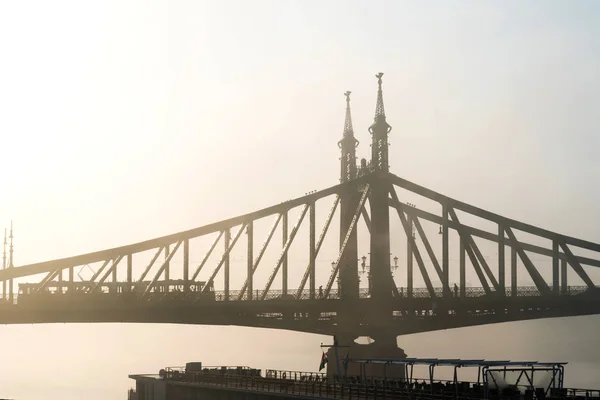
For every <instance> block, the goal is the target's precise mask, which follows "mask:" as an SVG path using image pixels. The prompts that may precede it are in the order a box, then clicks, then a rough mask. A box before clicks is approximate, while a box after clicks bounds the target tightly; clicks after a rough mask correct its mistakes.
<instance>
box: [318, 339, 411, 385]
mask: <svg viewBox="0 0 600 400" xmlns="http://www.w3.org/2000/svg"><path fill="white" fill-rule="evenodd" d="M358 337H359V335H357V334H352V333H351V332H346V333H340V334H337V335H336V338H337V342H338V345H339V346H348V347H338V349H337V357H338V360H339V362H336V349H335V348H329V350H328V351H327V359H328V362H327V375H329V376H344V375H346V376H359V375H360V373H361V371H360V364H358V363H353V362H349V363H348V367H347V368H345V366H344V360H345V359H346V357H348V359H350V360H352V359H359V358H360V359H369V358H371V359H372V358H395V359H404V358H406V353H405V352H404V350H402V349H401V348H399V347H398V344H397V336H396V335H395V334H394V333H391V332H385V331H379V332H374V333H373V334H372V335H370V336H369V337H370V338H371V339H372V341H371V343H369V344H358V343H356V342H355V340H356V339H357V338H358ZM338 365H339V367H340V371H338V369H337V367H338ZM366 374H367V376H372V377H380V378H383V377H387V378H391V379H403V378H404V376H405V373H404V366H403V365H386V366H385V367H384V365H383V364H370V365H368V366H367V367H366Z"/></svg>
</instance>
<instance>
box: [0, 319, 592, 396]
mask: <svg viewBox="0 0 600 400" xmlns="http://www.w3.org/2000/svg"><path fill="white" fill-rule="evenodd" d="M599 328H600V316H593V317H577V318H560V319H551V320H538V321H529V322H521V323H509V324H498V325H488V326H482V327H474V328H465V329H455V330H447V331H440V332H430V333H424V334H418V335H410V336H404V337H400V338H399V340H398V342H399V344H400V346H401V347H402V348H404V349H405V351H406V353H407V354H408V355H409V356H412V357H438V358H470V359H477V358H486V359H511V360H525V359H527V360H538V361H568V362H569V365H568V366H567V367H566V379H565V385H567V386H570V387H584V388H593V387H597V386H599V385H598V383H597V382H598V381H599V380H598V377H600V349H599V346H598V336H597V335H596V332H597V331H598V329H599ZM330 340H331V339H330V338H327V337H325V336H320V335H309V334H302V333H297V332H287V331H270V330H264V329H248V328H236V327H216V326H185V325H136V324H97V325H93V324H88V325H85V324H71V325H65V324H54V325H23V326H2V327H1V328H0V341H1V343H3V346H2V360H3V362H2V363H1V364H0V397H10V398H19V399H29V398H44V399H64V398H87V399H98V400H99V399H103V400H104V399H109V398H110V399H125V398H126V394H127V393H126V392H127V389H128V388H129V387H131V386H132V383H133V381H131V380H129V379H128V378H127V375H128V374H135V373H157V372H158V371H159V370H160V369H161V368H164V367H166V366H177V365H184V364H185V363H186V362H187V361H192V360H193V361H203V362H204V363H205V364H208V365H224V364H228V365H247V366H252V367H256V368H262V369H267V368H274V369H287V370H303V371H316V370H317V369H318V366H319V361H320V355H321V353H320V352H321V350H320V348H319V344H320V343H321V342H326V341H330ZM418 372H419V371H418V370H417V368H415V375H417V374H418ZM438 373H439V374H440V375H439V378H441V379H444V378H450V377H451V376H452V371H451V370H450V369H446V370H444V369H443V368H440V369H439V371H438ZM476 373H477V372H476V371H473V370H472V369H468V368H467V369H464V370H461V371H460V375H459V377H460V378H461V379H465V380H475V379H476ZM425 374H426V371H422V375H423V376H426V375H425Z"/></svg>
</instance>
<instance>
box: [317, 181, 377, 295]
mask: <svg viewBox="0 0 600 400" xmlns="http://www.w3.org/2000/svg"><path fill="white" fill-rule="evenodd" d="M369 190H370V185H369V184H368V183H367V184H366V185H365V187H364V189H363V193H362V197H361V198H360V200H359V202H358V207H357V209H356V211H355V212H354V216H353V217H352V222H350V226H349V227H348V231H347V232H346V235H345V238H344V242H343V243H342V246H341V248H340V252H339V254H338V257H337V260H336V261H335V262H334V268H333V271H331V275H330V276H329V280H328V281H327V286H326V287H325V292H324V297H325V298H327V297H329V292H330V291H331V287H332V286H333V282H334V280H335V277H336V276H337V274H338V272H339V269H340V260H341V259H342V257H343V255H344V250H345V249H346V245H347V244H348V240H349V239H350V235H352V231H353V230H354V228H355V227H356V223H357V222H358V217H359V216H360V215H361V210H362V209H363V207H364V206H365V202H366V201H367V197H368V195H369Z"/></svg>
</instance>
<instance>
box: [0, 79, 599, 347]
mask: <svg viewBox="0 0 600 400" xmlns="http://www.w3.org/2000/svg"><path fill="white" fill-rule="evenodd" d="M381 76H382V74H378V75H377V78H378V92H377V105H376V112H375V118H374V123H373V125H372V126H371V127H370V128H369V132H370V133H371V136H372V144H371V160H370V161H369V162H367V161H366V160H364V159H363V160H361V163H360V165H359V164H358V163H357V159H356V153H355V149H356V148H357V146H358V141H357V140H356V139H355V138H354V132H353V127H352V120H351V116H350V99H349V96H350V93H349V92H347V93H346V99H347V108H346V120H345V125H344V134H343V138H342V140H341V141H340V142H339V147H340V149H341V153H342V157H341V183H340V184H337V185H335V186H332V187H330V188H327V189H324V190H320V191H315V192H312V193H309V194H306V195H304V196H302V197H299V198H296V199H293V200H289V201H286V202H283V203H280V204H277V205H273V206H270V207H267V208H264V209H262V210H258V211H256V212H252V213H249V214H245V215H240V216H237V217H234V218H230V219H226V220H223V221H219V222H215V223H212V224H209V225H205V226H201V227H198V228H195V229H191V230H187V231H183V232H179V233H175V234H171V235H167V236H163V237H158V238H154V239H150V240H146V241H144V242H140V243H135V244H129V245H126V246H122V247H117V248H112V249H107V250H103V251H96V252H93V253H89V254H82V255H78V256H74V257H68V258H62V259H58V260H51V261H46V262H40V263H35V264H30V265H22V266H18V267H15V266H13V263H12V232H11V243H10V257H9V261H8V263H6V262H5V266H6V268H4V269H2V270H0V281H2V285H3V296H2V302H1V304H0V323H4V324H20V323H50V322H139V323H181V324H211V325H238V326H250V327H267V328H276V329H289V330H296V331H304V332H313V333H321V334H340V333H345V334H350V335H354V336H360V335H369V336H372V337H375V336H377V335H383V334H384V333H385V334H386V335H402V334H408V333H417V332H425V331H432V330H440V329H448V328H455V327H464V326H473V325H482V324H490V323H498V322H506V321H519V320H528V319H535V318H550V317H562V316H575V315H589V314H598V313H600V295H599V291H598V290H597V289H596V285H595V283H594V281H593V279H592V278H591V277H590V275H592V276H593V273H592V274H589V273H588V272H589V271H590V269H591V270H594V269H595V268H598V267H600V257H599V253H600V244H597V243H593V242H590V241H586V240H583V239H578V238H574V237H570V236H566V235H562V234H560V233H557V232H551V231H549V230H546V229H542V228H539V227H536V226H532V225H530V224H527V223H524V222H519V221H516V220H513V219H510V218H507V217H504V216H501V215H498V214H494V213H492V212H489V211H486V210H483V209H481V208H478V207H476V206H473V205H470V204H468V203H465V202H462V201H459V200H456V199H453V198H450V197H447V196H444V195H442V194H440V193H437V192H435V191H433V190H430V189H427V188H425V187H423V186H420V185H417V184H415V183H412V182H409V181H407V180H405V179H403V178H401V177H399V176H396V175H394V174H392V173H390V172H389V168H388V153H387V149H388V141H387V139H388V134H389V132H390V131H391V127H390V126H389V125H388V124H387V122H386V117H385V111H384V107H383V94H382V93H383V92H382V88H381ZM399 192H401V195H402V196H405V195H410V196H412V197H411V198H413V197H415V196H419V197H420V198H422V199H426V200H427V201H428V202H430V203H431V204H434V205H435V209H436V210H434V211H429V210H427V209H425V208H419V207H417V206H415V205H413V204H407V203H406V202H404V201H401V200H400V197H401V196H400V195H399ZM423 201H425V200H423ZM322 204H325V205H326V206H325V207H323V206H322ZM323 209H327V210H329V212H328V214H327V216H326V217H324V218H318V219H317V210H319V211H322V210H323ZM293 213H295V214H297V215H298V219H297V221H296V222H295V223H294V224H293V225H291V226H290V224H289V221H288V219H289V216H290V215H291V214H293ZM335 216H338V217H339V221H340V225H339V226H340V229H339V242H338V243H337V244H336V254H337V258H336V260H335V261H334V262H333V264H332V267H331V270H330V269H329V266H328V267H327V271H323V270H322V269H321V270H319V268H317V264H319V262H318V256H319V253H320V251H321V250H322V248H323V244H324V243H325V242H326V237H327V233H328V232H329V231H331V230H332V228H331V225H332V221H333V220H334V217H335ZM459 216H460V217H459ZM474 219H478V220H479V221H483V222H482V223H478V224H474V223H472V224H470V223H469V222H468V221H472V220H474ZM265 220H267V221H269V222H272V225H271V228H270V229H268V230H266V234H264V235H257V234H256V232H255V227H256V226H257V225H258V224H259V223H262V222H261V221H265ZM271 220H272V221H271ZM359 221H360V222H361V224H362V225H361V227H362V226H364V228H365V231H366V234H365V235H362V236H361V235H359V234H358V231H359V228H358V224H359ZM390 221H392V222H390ZM391 224H392V225H393V224H397V225H398V226H399V231H400V233H399V235H398V236H399V237H398V238H394V239H393V246H394V248H398V247H402V249H403V251H404V249H405V255H406V259H405V262H401V265H400V266H399V268H398V269H397V270H395V271H394V269H393V268H392V267H393V265H392V264H391V260H390V250H391V246H392V239H391V237H392V236H393V235H391V231H390V225H391ZM427 224H430V226H434V227H435V235H436V239H435V240H438V241H439V240H441V254H438V252H436V251H434V246H433V240H434V239H433V238H432V237H431V235H428V234H427V233H428V229H427ZM482 225H486V226H487V228H482V227H481V226H482ZM438 227H439V232H438V231H437V228H438ZM290 228H291V229H290ZM276 231H279V232H280V234H282V236H283V240H282V244H281V246H280V247H279V244H273V243H272V242H274V240H272V239H273V237H274V236H275V233H276ZM300 231H302V233H299V232H300ZM525 237H526V238H525ZM203 238H204V239H206V238H210V239H211V241H209V244H208V245H206V247H205V248H204V250H205V251H206V253H205V255H204V256H203V257H202V259H201V260H199V261H198V262H192V261H193V260H192V259H191V257H190V254H191V253H192V252H195V251H197V250H199V249H194V246H195V243H196V242H198V239H203ZM336 241H337V238H336ZM5 242H6V240H5ZM244 242H245V243H244ZM255 242H259V243H260V242H262V243H260V245H259V246H257V243H255ZM542 242H543V243H546V244H541V243H542ZM298 243H299V244H298ZM361 243H364V244H365V246H364V247H367V248H368V249H369V259H368V262H369V266H368V276H367V279H364V278H363V279H362V280H361V279H360V275H361V267H362V268H364V267H365V263H366V261H367V260H365V258H363V263H362V265H360V259H359V253H358V249H359V247H360V246H359V245H360V244H361ZM298 245H301V246H303V248H304V249H305V254H306V255H307V260H308V261H307V262H306V263H304V264H300V263H298V262H291V261H292V260H291V259H289V254H290V252H291V250H290V249H291V248H293V247H295V246H298ZM484 245H485V246H488V247H489V246H493V249H494V250H493V251H494V253H495V254H496V255H495V257H494V258H496V259H495V260H490V258H489V257H486V256H484V253H485V252H486V251H484V250H483V246H484ZM217 246H219V247H221V248H223V250H222V252H221V253H220V254H219V251H217V252H215V249H216V248H217ZM337 246H339V247H337ZM272 247H276V248H277V251H278V254H277V256H276V257H272V259H268V258H267V257H265V254H266V252H267V249H269V248H272ZM236 251H237V252H238V253H240V252H241V253H242V254H243V255H242V256H240V257H238V258H236V261H235V262H236V263H237V264H240V263H243V265H244V267H243V268H242V271H243V272H242V273H240V271H239V269H237V270H236V271H234V273H233V274H232V263H233V256H232V254H233V253H234V252H236ZM148 254H150V256H148ZM215 254H216V258H215V257H214V255H215ZM211 257H212V258H214V259H215V261H210V260H211V259H212V258H211ZM453 257H457V258H458V268H457V269H458V274H456V269H455V270H453V271H454V272H453V275H452V280H451V279H450V276H451V275H450V264H451V263H454V259H453ZM542 257H545V259H546V260H547V264H548V268H545V266H544V265H543V264H544V263H541V262H539V260H540V259H541V258H542ZM242 259H243V260H242ZM5 260H6V244H5ZM395 262H397V259H396V261H395ZM265 263H267V265H266V266H264V265H263V264H265ZM454 264H455V263H454ZM84 270H85V271H88V272H89V274H88V275H91V276H82V271H84ZM134 271H142V272H141V274H138V273H136V274H135V275H134ZM257 271H265V272H268V273H269V275H268V278H267V279H266V282H262V283H260V286H259V282H258V280H257ZM518 271H524V272H525V273H526V275H527V277H528V278H530V280H531V282H532V284H531V285H529V286H526V287H523V286H519V285H518V282H519V280H518V273H521V272H518ZM467 272H469V273H474V275H473V276H476V279H477V280H478V281H479V282H478V284H477V287H469V285H468V277H467ZM294 273H296V274H297V275H298V277H301V279H299V283H297V284H296V285H295V287H293V288H292V287H288V285H289V282H290V276H291V275H294ZM241 274H243V276H241ZM327 275H328V278H327V279H321V278H320V277H322V276H327ZM394 275H396V276H400V275H402V276H403V277H405V282H404V284H403V285H397V284H396V283H395V281H394ZM456 275H458V276H456ZM524 275H525V274H524ZM175 276H176V277H177V278H175ZM201 276H202V278H201ZM232 278H238V279H237V281H239V282H237V283H236V279H232ZM519 278H520V277H519ZM568 279H575V281H576V282H571V281H569V280H568ZM17 281H18V284H16V282H17ZM276 281H277V286H279V288H275V285H274V283H275V282H276ZM365 281H368V285H367V286H368V287H364V284H365ZM417 281H419V282H421V283H422V284H421V285H420V286H422V287H416V285H415V282H417ZM221 282H222V287H220V286H221ZM361 282H362V283H361ZM215 283H217V286H219V288H218V290H217V289H216V288H215ZM279 283H280V285H279ZM398 286H401V287H398ZM382 332H383V333H382Z"/></svg>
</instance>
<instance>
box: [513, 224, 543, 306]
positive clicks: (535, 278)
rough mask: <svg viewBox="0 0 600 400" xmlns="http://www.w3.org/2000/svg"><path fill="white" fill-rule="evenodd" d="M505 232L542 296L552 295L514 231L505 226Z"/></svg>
mask: <svg viewBox="0 0 600 400" xmlns="http://www.w3.org/2000/svg"><path fill="white" fill-rule="evenodd" d="M504 230H505V231H506V234H507V235H508V239H509V240H510V242H511V243H512V246H513V247H514V249H515V250H516V251H517V253H518V254H519V257H520V258H521V261H523V265H524V266H525V269H526V270H527V272H529V275H530V276H531V279H532V280H533V283H535V286H537V288H538V290H539V291H540V293H541V294H550V293H551V292H552V291H551V290H550V287H549V286H548V284H547V283H546V281H545V280H544V278H542V275H540V273H539V271H538V270H537V269H536V268H535V266H534V265H533V263H532V262H531V260H530V259H529V257H527V253H525V251H524V250H523V248H522V247H521V245H520V244H519V241H518V240H517V237H516V236H515V234H514V232H513V231H512V229H511V228H510V227H508V226H505V227H504Z"/></svg>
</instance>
